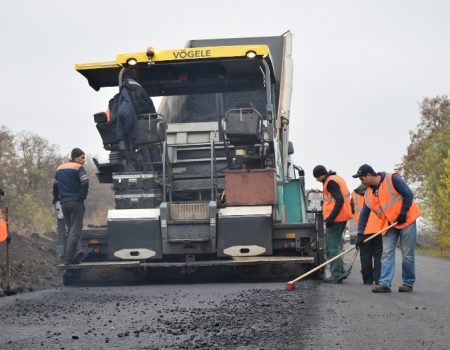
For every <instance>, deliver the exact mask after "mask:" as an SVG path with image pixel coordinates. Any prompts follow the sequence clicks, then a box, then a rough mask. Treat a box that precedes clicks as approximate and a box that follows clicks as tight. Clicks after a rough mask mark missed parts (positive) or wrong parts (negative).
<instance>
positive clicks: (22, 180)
mask: <svg viewBox="0 0 450 350" xmlns="http://www.w3.org/2000/svg"><path fill="white" fill-rule="evenodd" d="M79 146H80V147H81V148H83V145H79ZM67 159H69V157H68V156H67V155H66V156H64V155H61V154H60V153H59V149H58V147H57V146H55V145H51V144H49V142H48V141H47V140H46V139H44V138H42V137H40V136H38V135H36V134H30V133H27V132H22V133H19V134H17V135H15V134H13V133H12V132H11V131H10V130H9V129H8V128H7V127H5V126H0V187H2V188H3V189H4V191H5V197H4V198H3V200H2V202H1V204H0V207H5V206H8V207H9V216H10V229H11V231H16V232H18V233H22V234H32V233H39V234H43V233H46V232H50V231H54V230H55V225H56V219H55V215H54V209H53V205H52V199H53V195H52V186H53V178H54V175H55V170H56V168H57V166H58V165H59V164H61V163H62V162H64V161H66V160H67ZM85 168H86V170H87V172H88V175H89V180H90V181H89V182H90V190H89V192H90V194H91V195H90V196H89V195H88V199H87V201H86V207H87V208H86V216H85V225H86V224H102V223H105V222H104V221H105V217H106V212H107V210H108V209H109V208H112V207H114V197H113V193H112V190H111V188H110V186H109V185H105V184H100V183H99V182H98V180H97V178H96V177H95V169H94V165H93V163H92V160H91V159H90V157H88V161H87V162H86V165H85ZM93 193H94V194H95V195H92V194H93Z"/></svg>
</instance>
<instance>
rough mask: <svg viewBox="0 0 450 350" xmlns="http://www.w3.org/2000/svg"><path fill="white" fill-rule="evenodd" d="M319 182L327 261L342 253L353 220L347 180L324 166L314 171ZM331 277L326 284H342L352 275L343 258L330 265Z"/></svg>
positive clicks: (317, 167)
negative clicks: (348, 221) (346, 232)
mask: <svg viewBox="0 0 450 350" xmlns="http://www.w3.org/2000/svg"><path fill="white" fill-rule="evenodd" d="M313 175H314V177H315V178H316V180H317V181H319V182H322V183H323V219H324V222H325V227H326V228H325V240H326V254H327V259H331V258H333V257H335V256H336V255H338V254H340V253H341V252H342V244H343V240H342V234H343V232H344V229H345V226H346V224H347V220H350V219H351V218H352V209H351V206H350V192H349V190H348V187H347V184H346V183H345V180H344V179H343V178H342V177H340V176H339V175H336V172H334V171H331V170H330V171H327V169H326V168H325V167H324V166H323V165H317V166H316V167H315V168H314V169H313ZM330 271H331V277H330V278H328V279H326V280H325V281H326V282H331V283H340V282H341V281H342V280H343V279H345V278H347V276H348V275H349V274H350V272H349V271H348V270H346V269H345V268H344V262H343V260H342V258H339V259H336V260H335V261H334V262H332V263H331V264H330Z"/></svg>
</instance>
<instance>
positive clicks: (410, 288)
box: [398, 284, 413, 293]
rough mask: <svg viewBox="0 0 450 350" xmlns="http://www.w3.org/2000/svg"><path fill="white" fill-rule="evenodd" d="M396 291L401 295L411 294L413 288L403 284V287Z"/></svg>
mask: <svg viewBox="0 0 450 350" xmlns="http://www.w3.org/2000/svg"><path fill="white" fill-rule="evenodd" d="M398 291H399V292H401V293H411V292H412V291H413V286H409V285H407V284H404V285H402V286H400V287H398Z"/></svg>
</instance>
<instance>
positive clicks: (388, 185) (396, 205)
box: [364, 173, 420, 229]
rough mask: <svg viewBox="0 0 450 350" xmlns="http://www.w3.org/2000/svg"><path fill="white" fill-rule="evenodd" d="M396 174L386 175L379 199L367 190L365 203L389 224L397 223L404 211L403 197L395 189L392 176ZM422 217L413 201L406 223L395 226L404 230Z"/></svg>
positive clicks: (380, 187)
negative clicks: (401, 212) (402, 210)
mask: <svg viewBox="0 0 450 350" xmlns="http://www.w3.org/2000/svg"><path fill="white" fill-rule="evenodd" d="M394 175H395V174H390V173H386V176H385V177H384V180H383V181H382V182H381V183H380V185H379V187H378V197H377V196H374V194H373V191H371V190H369V189H368V190H367V191H366V193H365V195H364V203H365V204H366V206H367V207H368V208H369V209H370V210H372V211H373V212H374V213H375V214H376V215H377V216H378V217H379V218H382V217H385V218H386V219H387V220H388V222H390V223H392V222H395V220H396V219H397V217H398V216H399V215H400V211H401V209H402V204H403V197H402V196H401V194H400V193H399V192H398V191H397V190H396V189H395V187H394V183H393V182H392V176H394ZM419 216H420V209H419V206H418V205H417V204H416V202H415V201H414V200H413V202H412V204H411V207H410V208H409V210H408V212H407V213H406V222H405V223H403V224H401V225H397V226H395V228H397V229H402V228H404V227H406V226H409V225H411V224H412V223H413V222H414V221H416V219H417V218H418V217H419Z"/></svg>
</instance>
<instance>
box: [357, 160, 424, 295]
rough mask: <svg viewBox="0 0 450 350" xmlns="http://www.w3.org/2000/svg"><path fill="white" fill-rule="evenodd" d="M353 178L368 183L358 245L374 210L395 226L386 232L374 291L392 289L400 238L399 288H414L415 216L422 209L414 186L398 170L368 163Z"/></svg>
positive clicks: (400, 290) (402, 289)
mask: <svg viewBox="0 0 450 350" xmlns="http://www.w3.org/2000/svg"><path fill="white" fill-rule="evenodd" d="M353 177H354V178H359V179H360V180H361V183H362V184H364V185H365V186H367V187H368V189H367V191H366V193H365V195H364V206H363V208H362V210H361V215H360V217H359V222H358V236H357V237H359V238H357V242H356V244H357V246H359V247H361V246H362V245H363V244H364V243H363V240H362V236H363V232H364V230H365V228H366V225H367V222H368V219H369V216H370V212H371V211H372V212H374V213H375V214H376V215H377V216H378V217H379V218H381V219H384V220H386V221H387V223H388V224H389V225H390V224H393V223H395V222H396V223H397V225H396V226H394V227H393V228H391V229H389V230H388V231H387V232H385V233H383V238H382V240H383V253H382V255H381V274H380V279H379V281H378V284H376V285H375V286H374V287H373V288H372V292H374V293H390V292H391V284H392V280H393V278H394V267H395V247H396V245H397V241H398V240H400V249H401V251H402V279H403V285H402V286H400V287H399V289H398V291H399V292H412V291H413V286H414V282H415V281H416V273H415V249H416V234H417V228H416V220H417V218H418V217H419V216H420V209H419V207H418V206H417V204H416V203H415V201H414V199H413V194H412V192H411V189H410V188H409V187H408V185H407V184H406V182H405V181H404V180H403V179H402V178H401V177H400V175H399V174H396V173H394V174H393V173H386V172H378V173H377V172H375V171H374V170H373V168H372V167H371V166H370V165H368V164H363V165H361V166H360V167H359V169H358V171H357V173H356V174H355V175H353Z"/></svg>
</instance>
